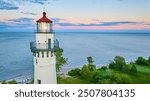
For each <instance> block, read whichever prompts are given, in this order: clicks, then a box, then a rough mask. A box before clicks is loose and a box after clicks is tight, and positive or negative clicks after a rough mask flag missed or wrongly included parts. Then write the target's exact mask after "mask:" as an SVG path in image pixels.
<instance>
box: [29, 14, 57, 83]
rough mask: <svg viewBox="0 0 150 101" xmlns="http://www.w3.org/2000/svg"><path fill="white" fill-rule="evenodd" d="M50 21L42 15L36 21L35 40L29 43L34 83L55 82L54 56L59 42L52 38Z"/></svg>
mask: <svg viewBox="0 0 150 101" xmlns="http://www.w3.org/2000/svg"><path fill="white" fill-rule="evenodd" d="M52 23H53V22H52V21H51V20H50V19H48V18H47V17H46V13H45V12H43V17H42V18H41V19H39V20H38V21H37V32H36V41H35V42H31V43H30V48H31V51H32V52H33V56H34V83H35V84H56V83H57V77H56V56H55V51H56V50H57V49H58V48H59V42H58V41H57V40H56V41H55V39H54V33H53V30H52Z"/></svg>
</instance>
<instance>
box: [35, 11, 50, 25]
mask: <svg viewBox="0 0 150 101" xmlns="http://www.w3.org/2000/svg"><path fill="white" fill-rule="evenodd" d="M36 22H48V23H52V21H51V20H50V19H48V18H47V17H46V12H43V17H42V18H41V19H39V20H37V21H36Z"/></svg>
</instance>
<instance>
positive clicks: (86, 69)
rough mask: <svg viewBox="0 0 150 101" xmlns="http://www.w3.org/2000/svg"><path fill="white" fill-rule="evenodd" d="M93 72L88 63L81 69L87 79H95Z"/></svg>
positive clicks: (83, 76)
mask: <svg viewBox="0 0 150 101" xmlns="http://www.w3.org/2000/svg"><path fill="white" fill-rule="evenodd" d="M93 73H94V71H91V70H90V68H89V66H88V65H84V66H83V67H82V69H81V71H80V74H81V77H82V78H83V79H85V80H88V81H92V80H93Z"/></svg>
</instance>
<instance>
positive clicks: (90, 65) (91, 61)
mask: <svg viewBox="0 0 150 101" xmlns="http://www.w3.org/2000/svg"><path fill="white" fill-rule="evenodd" d="M87 62H88V67H89V68H90V70H95V69H96V65H94V64H93V63H94V61H93V58H92V57H91V56H89V57H87Z"/></svg>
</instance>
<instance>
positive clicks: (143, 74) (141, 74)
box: [130, 65, 150, 84]
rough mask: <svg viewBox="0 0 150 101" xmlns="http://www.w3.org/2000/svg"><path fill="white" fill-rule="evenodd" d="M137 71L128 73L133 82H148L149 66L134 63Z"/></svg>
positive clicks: (149, 82) (149, 77)
mask: <svg viewBox="0 0 150 101" xmlns="http://www.w3.org/2000/svg"><path fill="white" fill-rule="evenodd" d="M136 67H137V71H138V73H137V74H136V75H130V77H131V79H132V82H133V84H150V66H141V65H136Z"/></svg>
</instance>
